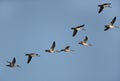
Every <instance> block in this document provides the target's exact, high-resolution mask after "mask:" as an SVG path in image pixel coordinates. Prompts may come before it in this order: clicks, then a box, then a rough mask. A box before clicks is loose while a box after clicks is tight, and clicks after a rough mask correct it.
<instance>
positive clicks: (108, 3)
mask: <svg viewBox="0 0 120 81" xmlns="http://www.w3.org/2000/svg"><path fill="white" fill-rule="evenodd" d="M103 5H111V3H104V4H103Z"/></svg>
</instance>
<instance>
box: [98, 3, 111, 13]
mask: <svg viewBox="0 0 120 81" xmlns="http://www.w3.org/2000/svg"><path fill="white" fill-rule="evenodd" d="M110 5H111V3H103V4H101V5H98V7H100V9H99V11H98V13H101V12H102V11H103V9H104V8H107V7H109V8H112V7H111V6H110Z"/></svg>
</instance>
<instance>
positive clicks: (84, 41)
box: [78, 36, 92, 46]
mask: <svg viewBox="0 0 120 81" xmlns="http://www.w3.org/2000/svg"><path fill="white" fill-rule="evenodd" d="M87 41H88V37H87V36H85V38H84V40H83V41H80V42H79V43H78V44H81V45H84V46H92V44H88V43H87Z"/></svg>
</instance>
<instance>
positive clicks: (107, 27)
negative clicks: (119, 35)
mask: <svg viewBox="0 0 120 81" xmlns="http://www.w3.org/2000/svg"><path fill="white" fill-rule="evenodd" d="M115 21H116V16H115V17H114V18H113V20H112V21H111V22H110V23H109V24H108V25H105V29H104V31H107V30H108V29H111V28H119V27H118V26H114V23H115Z"/></svg>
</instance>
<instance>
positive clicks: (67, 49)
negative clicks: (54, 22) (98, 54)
mask: <svg viewBox="0 0 120 81" xmlns="http://www.w3.org/2000/svg"><path fill="white" fill-rule="evenodd" d="M61 51H64V52H70V51H73V50H71V49H70V46H66V47H65V48H64V49H61V50H60V52H61Z"/></svg>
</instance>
